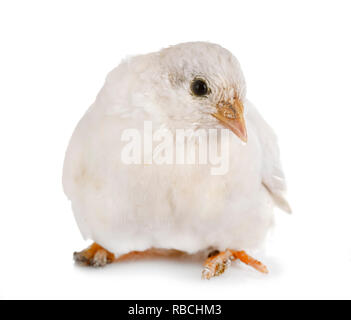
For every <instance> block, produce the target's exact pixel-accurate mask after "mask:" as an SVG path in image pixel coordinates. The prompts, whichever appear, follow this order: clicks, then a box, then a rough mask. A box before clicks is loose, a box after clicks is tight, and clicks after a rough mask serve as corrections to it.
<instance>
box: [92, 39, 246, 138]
mask: <svg viewBox="0 0 351 320" xmlns="http://www.w3.org/2000/svg"><path fill="white" fill-rule="evenodd" d="M245 94H246V85H245V79H244V76H243V74H242V71H241V68H240V65H239V62H238V61H237V59H236V58H235V57H234V56H233V55H232V54H231V53H230V52H229V51H228V50H226V49H224V48H222V47H221V46H219V45H216V44H211V43H207V42H189V43H183V44H178V45H176V46H172V47H169V48H166V49H163V50H161V51H159V52H156V53H151V54H147V55H140V56H135V57H132V58H130V59H128V60H126V61H125V63H122V64H121V65H120V66H119V67H118V68H116V69H115V70H113V71H112V72H111V73H110V74H109V76H108V78H107V80H106V84H105V86H104V88H103V89H102V91H101V92H100V94H99V96H98V99H97V103H98V104H99V105H101V106H104V108H103V109H105V108H108V112H112V113H113V112H119V113H123V116H124V117H125V118H128V117H134V118H135V117H139V119H146V118H147V119H151V120H152V121H156V122H158V123H160V124H161V125H166V126H167V127H168V128H170V129H177V128H179V129H189V128H191V129H199V128H205V129H210V128H220V127H223V126H225V127H227V128H229V129H230V130H231V131H233V132H234V133H235V134H236V135H237V136H238V137H239V138H240V139H241V140H242V141H244V142H246V141H247V133H246V126H245V120H244V105H243V101H244V99H245ZM121 106H123V108H121Z"/></svg>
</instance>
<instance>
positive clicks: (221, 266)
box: [202, 249, 268, 280]
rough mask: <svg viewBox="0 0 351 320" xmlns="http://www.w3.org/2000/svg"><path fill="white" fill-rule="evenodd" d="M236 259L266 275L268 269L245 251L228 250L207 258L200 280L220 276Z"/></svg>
mask: <svg viewBox="0 0 351 320" xmlns="http://www.w3.org/2000/svg"><path fill="white" fill-rule="evenodd" d="M236 259H238V260H240V261H241V262H243V263H245V264H247V265H249V266H251V267H253V268H254V269H256V270H258V271H260V272H262V273H268V269H267V267H266V266H265V265H263V264H262V263H261V262H260V261H257V260H255V259H254V258H252V257H250V256H249V255H248V254H247V253H246V252H245V251H236V250H229V249H228V250H226V251H223V252H219V253H216V254H214V255H212V254H210V256H209V258H208V259H207V260H206V261H205V264H204V269H203V271H202V278H203V279H208V280H209V279H211V278H213V277H216V276H219V275H221V274H222V273H224V271H225V270H226V269H227V268H228V267H229V266H230V265H231V262H232V261H234V260H236Z"/></svg>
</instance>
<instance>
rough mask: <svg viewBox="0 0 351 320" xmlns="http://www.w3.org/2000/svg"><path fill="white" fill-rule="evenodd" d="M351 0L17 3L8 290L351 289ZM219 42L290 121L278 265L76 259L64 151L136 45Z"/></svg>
mask: <svg viewBox="0 0 351 320" xmlns="http://www.w3.org/2000/svg"><path fill="white" fill-rule="evenodd" d="M350 13H351V6H350V2H349V1H337V0H333V1H321V0H319V1H296V0H295V1H278V0H277V1H248V0H245V1H220V0H216V1H204V0H203V1H181V0H177V1H152V0H148V1H131V0H128V1H123V2H122V1H120V2H117V1H101V0H99V1H87V0H84V1H63V0H61V1H16V0H14V1H2V2H1V4H0V104H1V114H0V139H1V160H0V161H1V162H0V163H1V166H0V170H1V173H0V188H1V189H0V191H1V201H0V249H1V250H0V298H112V299H123V298H125V299H133V298H135V299H137V298H151V299H153V298H183V299H188V298H192V299H201V298H207V299H216V298H218V299H236V298H268V299H270V298H351V292H350V285H351V236H350V227H351V212H350V207H351V206H350V198H351V194H350V178H351V173H350V160H351V154H350V142H349V138H350V131H351V129H350V126H351V111H350V110H351V103H350V101H351V98H350V96H351V92H350V91H351V90H350V84H351V62H350V60H351V41H350V32H351V19H350ZM194 40H208V41H211V42H215V43H219V44H221V45H223V46H224V47H226V48H228V49H229V50H231V51H232V52H233V53H234V54H235V55H236V56H237V57H238V59H239V60H240V62H241V64H242V68H243V71H244V74H245V76H246V80H247V84H248V98H249V99H250V100H252V101H253V102H254V103H255V104H256V106H257V107H258V109H259V110H260V111H261V113H262V114H263V115H264V117H265V118H266V120H267V121H268V122H269V123H270V124H271V125H272V126H273V128H274V129H275V130H276V132H277V134H278V136H279V140H280V145H281V151H282V160H283V165H284V168H285V172H286V175H287V178H288V183H289V200H290V202H291V205H292V207H293V210H294V214H293V215H292V216H288V215H286V214H284V213H282V212H279V211H277V213H276V217H277V223H276V229H275V233H274V235H273V236H272V237H271V238H270V240H269V242H268V243H267V248H266V251H265V252H261V253H258V255H257V257H258V258H260V259H262V260H263V261H264V262H265V263H266V264H267V265H268V267H269V268H270V270H271V273H270V274H269V275H268V276H264V275H260V274H258V273H256V272H255V271H252V270H250V269H248V268H247V267H245V266H241V265H235V266H234V267H232V268H231V269H230V270H229V271H228V272H227V273H226V274H224V275H223V276H222V277H220V278H215V279H213V280H211V281H209V282H208V281H201V280H200V271H201V263H198V262H182V261H164V260H162V261H145V262H135V263H124V264H119V265H118V264H115V265H111V266H108V267H107V268H105V269H102V270H90V269H87V268H81V267H77V266H75V265H74V264H73V261H72V252H73V251H75V250H78V249H83V248H84V247H85V246H87V245H88V243H85V242H84V241H83V240H82V239H81V236H80V233H79V231H78V228H77V227H76V224H75V221H74V218H73V215H72V212H71V209H70V203H69V202H68V201H67V199H66V197H65V196H64V194H63V192H62V187H61V174H62V165H63V159H64V153H65V149H66V147H67V144H68V141H69V138H70V136H71V134H72V132H73V129H74V127H75V125H76V123H77V122H78V120H79V119H80V117H81V116H82V115H83V113H84V112H85V111H86V109H87V108H88V107H89V106H90V104H91V103H92V102H93V101H94V99H95V96H96V94H97V92H98V90H99V89H100V88H101V86H102V84H103V82H104V78H105V76H106V74H107V72H108V71H110V70H111V69H112V68H113V67H115V66H116V65H117V64H118V63H119V61H120V60H121V59H122V58H123V57H125V56H126V55H128V54H138V53H146V52H150V51H156V50H158V49H160V48H162V47H165V46H168V45H171V44H176V43H179V42H185V41H194Z"/></svg>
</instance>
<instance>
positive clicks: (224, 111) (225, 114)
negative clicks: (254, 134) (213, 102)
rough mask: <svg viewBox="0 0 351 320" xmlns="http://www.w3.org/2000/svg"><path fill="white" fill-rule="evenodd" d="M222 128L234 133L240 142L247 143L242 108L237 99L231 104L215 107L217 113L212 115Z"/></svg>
mask: <svg viewBox="0 0 351 320" xmlns="http://www.w3.org/2000/svg"><path fill="white" fill-rule="evenodd" d="M212 116H214V117H215V118H217V119H218V120H219V121H220V122H221V123H222V124H223V125H224V126H226V127H227V128H228V129H230V130H231V131H232V132H234V133H235V134H236V135H237V136H238V138H239V139H240V140H242V141H243V142H245V143H246V142H247V132H246V125H245V119H244V106H243V103H242V102H241V101H240V100H239V99H235V100H234V103H233V104H227V105H225V104H219V105H217V112H216V113H212Z"/></svg>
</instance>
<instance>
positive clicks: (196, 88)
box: [190, 79, 208, 97]
mask: <svg viewBox="0 0 351 320" xmlns="http://www.w3.org/2000/svg"><path fill="white" fill-rule="evenodd" d="M190 88H191V91H192V93H193V94H194V95H195V96H198V97H202V96H205V95H207V94H208V87H207V84H206V82H205V81H204V80H201V79H195V80H194V81H193V82H192V83H191V87H190Z"/></svg>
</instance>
